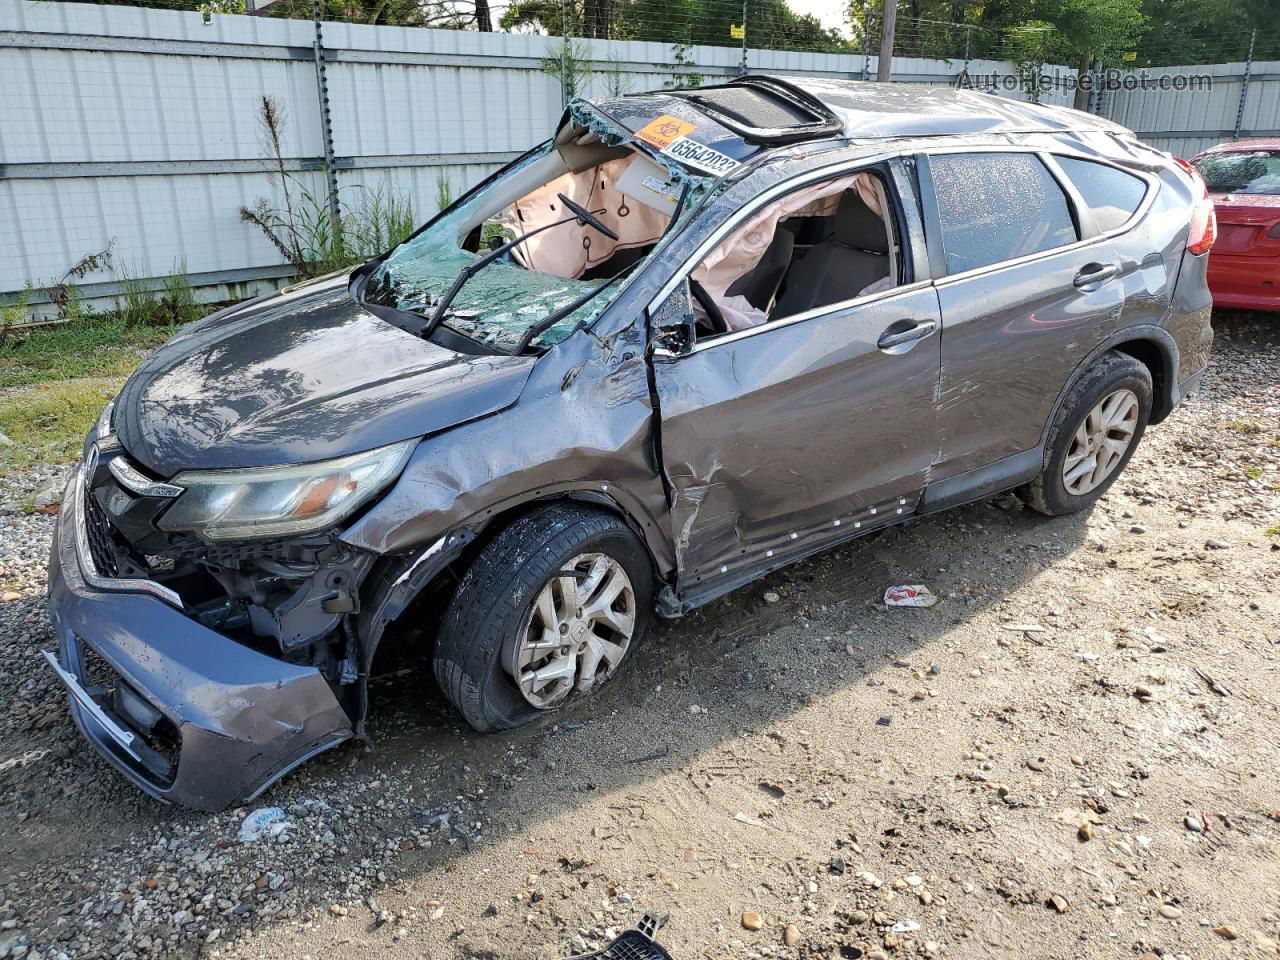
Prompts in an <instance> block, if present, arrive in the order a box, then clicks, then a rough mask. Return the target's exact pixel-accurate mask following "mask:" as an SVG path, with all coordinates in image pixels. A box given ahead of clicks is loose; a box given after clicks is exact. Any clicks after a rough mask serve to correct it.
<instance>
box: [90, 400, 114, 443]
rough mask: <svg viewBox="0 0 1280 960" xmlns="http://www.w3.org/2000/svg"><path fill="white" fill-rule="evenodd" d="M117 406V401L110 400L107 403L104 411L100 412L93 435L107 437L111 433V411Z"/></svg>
mask: <svg viewBox="0 0 1280 960" xmlns="http://www.w3.org/2000/svg"><path fill="white" fill-rule="evenodd" d="M115 407H116V402H115V401H114V400H108V401H107V405H106V406H105V407H103V408H102V412H101V413H100V414H98V422H97V423H95V424H94V425H93V435H94V436H95V437H105V436H107V435H108V434H110V433H111V412H112V411H113V410H114V409H115Z"/></svg>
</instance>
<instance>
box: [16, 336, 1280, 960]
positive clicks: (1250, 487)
mask: <svg viewBox="0 0 1280 960" xmlns="http://www.w3.org/2000/svg"><path fill="white" fill-rule="evenodd" d="M1218 326H1219V340H1218V345H1217V349H1216V353H1215V358H1214V361H1213V366H1212V370H1211V374H1210V376H1209V377H1208V378H1207V381H1206V384H1205V387H1204V388H1203V390H1202V392H1201V394H1200V395H1199V396H1197V397H1195V398H1193V399H1192V400H1191V401H1189V402H1188V403H1186V404H1185V405H1184V406H1183V407H1182V408H1180V409H1179V410H1178V411H1177V412H1176V413H1175V414H1174V416H1173V417H1172V418H1171V419H1170V420H1169V421H1168V422H1167V423H1165V424H1163V425H1161V426H1160V427H1158V428H1155V429H1153V431H1152V432H1150V433H1149V434H1148V436H1147V439H1146V440H1145V441H1144V443H1143V446H1142V448H1141V449H1140V450H1139V452H1138V454H1137V456H1136V457H1135V459H1134V461H1133V462H1132V464H1131V465H1130V467H1129V470H1128V472H1127V473H1126V474H1125V475H1124V476H1123V477H1122V478H1121V480H1120V481H1119V482H1118V483H1117V484H1116V486H1115V487H1113V488H1112V490H1111V492H1110V493H1109V495H1108V496H1107V497H1106V498H1105V499H1104V500H1103V501H1102V502H1101V503H1100V504H1099V505H1098V507H1097V508H1096V509H1095V510H1093V511H1092V513H1091V514H1089V515H1087V516H1077V517H1069V518H1060V519H1056V520H1047V519H1046V518H1043V517H1041V516H1039V515H1037V514H1034V513H1031V512H1029V511H1027V510H1024V509H1022V508H1021V506H1020V505H1019V504H1018V503H1017V501H1016V500H1014V499H1013V498H1011V497H1008V496H1001V497H997V498H994V499H992V500H988V501H985V502H983V503H980V504H976V505H973V506H970V507H966V508H963V509H960V510H956V511H951V512H949V513H947V514H944V515H941V516H938V517H934V518H930V519H927V520H924V521H921V522H918V523H914V524H911V525H908V526H905V527H901V528H898V529H895V530H892V531H888V532H885V533H884V534H882V535H880V536H878V537H875V538H869V539H867V540H864V541H860V542H858V543H855V544H854V545H852V546H850V547H847V548H845V549H842V550H838V551H835V552H833V553H831V554H829V555H826V556H824V557H821V558H819V559H816V560H814V561H811V562H808V563H805V564H802V565H800V566H798V567H794V568H792V569H790V570H788V571H785V572H783V573H781V574H778V575H775V576H773V577H770V578H769V579H768V581H767V582H762V583H759V584H756V585H754V586H752V587H748V588H746V589H743V590H741V591H738V592H737V593H735V594H733V595H732V596H730V597H728V598H725V599H724V600H722V601H720V602H718V603H716V604H714V605H712V606H711V607H709V608H707V609H704V610H702V611H700V612H699V613H697V614H695V615H694V616H692V617H689V618H687V619H686V620H684V621H681V622H679V623H675V624H669V625H664V626H662V627H660V628H659V629H658V630H657V631H655V633H654V634H652V635H651V636H650V638H649V641H648V643H647V644H646V647H645V649H644V650H641V651H640V652H639V653H638V654H637V657H636V658H635V661H634V662H633V666H632V669H631V671H630V672H629V674H628V675H627V676H625V677H623V678H620V679H619V681H618V682H617V683H616V684H614V685H613V686H612V687H611V688H610V690H609V691H607V692H606V693H605V694H604V695H603V697H602V698H601V699H600V700H599V701H597V703H596V706H595V707H594V709H589V710H588V709H581V710H579V711H578V712H576V713H570V714H569V715H567V716H564V717H562V718H561V719H560V722H559V724H557V725H547V726H543V727H540V728H536V729H532V730H524V731H518V732H515V733H512V734H507V735H502V736H494V737H477V736H475V735H473V734H471V733H470V732H468V731H465V730H463V729H461V728H460V727H459V725H458V723H457V722H456V721H455V720H454V719H453V717H452V716H451V715H450V714H449V712H448V711H447V710H446V709H445V708H444V707H443V706H442V704H441V702H440V701H439V699H438V697H437V696H436V695H435V694H434V693H433V692H432V691H431V688H430V684H429V682H428V681H427V679H426V677H425V675H423V674H421V673H417V674H408V675H404V676H401V677H398V678H395V679H393V680H389V681H386V682H384V683H382V684H380V685H379V687H378V688H377V690H376V692H375V707H374V709H375V711H376V717H377V722H376V725H375V726H374V729H373V738H374V743H375V749H373V750H371V751H365V750H360V749H356V748H349V749H344V750H340V751H337V752H336V753H335V754H334V755H332V756H329V757H326V758H324V759H323V760H322V761H320V762H316V763H313V764H312V765H311V766H309V767H307V768H305V769H304V770H302V771H300V772H299V773H298V774H296V775H294V776H292V777H290V778H288V779H287V780H286V781H285V782H284V783H282V784H280V785H279V786H278V787H276V788H275V789H273V790H272V791H271V792H270V793H269V794H268V795H267V797H265V798H264V799H263V801H262V804H272V805H278V806H279V807H280V808H281V809H282V810H283V813H284V819H283V820H282V821H280V824H283V826H279V825H278V826H277V827H276V829H275V832H274V833H270V832H269V833H267V834H266V835H265V836H264V837H262V838H261V839H258V840H255V841H252V842H248V843H242V842H241V841H240V839H239V832H240V829H241V825H242V822H243V821H244V820H245V817H246V815H247V814H248V813H249V812H250V811H249V810H248V809H240V810H234V811H229V812H227V813H224V814H220V815H216V816H209V815H205V814H198V813H193V812H190V811H185V810H180V809H174V808H166V807H163V806H160V805H158V804H156V803H153V802H152V801H150V800H148V799H146V798H144V797H143V796H141V795H140V794H139V793H138V792H137V791H136V790H134V789H133V788H131V787H129V786H128V785H126V784H125V783H124V782H123V781H122V780H121V779H120V778H119V777H118V776H116V775H115V774H114V773H113V772H112V771H111V770H110V769H109V768H107V767H106V766H105V764H104V763H103V762H101V761H100V760H99V759H98V758H97V757H96V755H95V754H94V753H93V752H92V750H90V748H89V747H88V746H87V745H85V744H84V743H82V742H81V741H80V739H79V737H78V736H77V735H76V733H75V731H74V729H73V728H72V726H71V724H70V722H69V720H68V718H67V714H66V709H65V703H64V698H63V696H62V694H61V692H60V691H59V690H58V688H57V687H56V685H55V681H54V680H53V678H52V677H51V675H50V674H49V672H48V670H47V668H45V667H44V665H43V663H42V662H41V661H40V660H38V659H37V656H38V651H39V650H40V648H42V647H46V646H48V645H49V644H50V636H49V632H48V626H47V623H46V620H45V615H44V611H43V606H42V604H43V592H44V566H45V554H46V551H47V549H48V535H49V529H50V524H51V520H50V518H48V517H44V516H40V515H33V516H26V515H24V514H22V513H21V512H20V511H17V510H15V509H10V510H9V511H8V512H6V513H4V515H2V516H0V589H3V591H4V595H3V602H2V603H0V703H3V704H4V705H5V706H6V708H7V709H6V711H5V712H4V713H3V715H2V716H0V736H2V739H3V744H4V746H3V748H0V824H3V827H0V957H22V956H25V957H28V958H51V957H61V956H67V957H91V956H94V957H96V956H111V957H119V958H121V960H125V958H131V957H140V956H197V955H205V956H221V957H228V958H251V957H270V958H273V960H275V958H282V957H319V956H322V955H332V956H340V957H366V956H382V955H384V954H385V953H386V952H387V951H388V950H389V949H391V950H392V951H393V952H397V951H398V952H401V953H403V954H404V955H408V956H415V957H433V958H442V957H466V958H493V960H497V958H507V957H510V958H516V957H528V956H534V957H538V958H547V960H551V958H556V957H562V956H566V955H568V954H570V953H574V952H577V951H581V950H583V949H586V948H588V947H591V946H594V945H598V944H600V943H601V942H602V941H603V940H604V939H605V938H607V937H610V936H612V935H613V934H614V933H616V932H617V931H618V930H621V929H624V928H625V927H627V926H629V925H632V924H634V923H635V922H636V921H637V920H638V919H639V917H640V916H641V914H642V913H643V912H644V911H646V910H649V911H654V912H663V913H668V914H670V916H671V920H670V923H669V925H668V927H667V928H666V929H665V930H664V931H663V933H662V934H661V936H660V939H661V940H662V941H663V942H664V943H665V944H667V945H668V946H669V947H670V948H671V950H672V951H673V953H674V954H675V956H676V957H678V958H690V957H693V956H695V955H698V954H705V955H707V956H725V957H747V958H761V957H779V958H808V957H818V956H821V957H823V958H832V960H839V958H843V960H857V958H859V957H868V958H870V957H903V956H935V955H937V956H950V957H1011V958H1012V957H1018V958H1023V957H1028V956H1034V957H1054V958H1056V957H1062V958H1067V957H1090V958H1093V957H1128V958H1136V957H1148V958H1149V957H1151V956H1156V957H1170V958H1172V957H1179V956H1186V957H1208V956H1223V957H1255V956H1262V955H1268V956H1269V955H1280V947H1277V941H1280V855H1278V853H1280V782H1277V775H1276V771H1277V769H1280V745H1278V743H1280V738H1277V736H1276V730H1277V729H1278V728H1280V724H1278V722H1277V721H1278V719H1280V718H1278V717H1277V702H1278V701H1280V697H1278V696H1277V692H1278V691H1280V673H1278V671H1277V653H1278V652H1280V646H1278V643H1280V627H1278V626H1277V625H1278V624H1280V590H1278V589H1277V587H1278V586H1280V584H1278V582H1277V581H1278V579H1280V578H1278V573H1277V571H1278V568H1280V552H1277V549H1278V547H1280V536H1276V535H1269V534H1268V533H1267V532H1266V531H1267V530H1268V528H1273V527H1274V526H1275V525H1276V524H1280V493H1278V492H1277V489H1278V488H1280V389H1278V387H1280V322H1277V321H1276V320H1274V319H1272V320H1267V319H1265V318H1261V317H1258V318H1248V317H1223V318H1219V320H1218ZM57 474H58V471H57V470H56V468H46V469H43V470H40V471H36V472H34V473H32V474H31V475H28V476H24V477H21V478H17V479H11V480H7V481H0V503H3V502H7V503H10V504H17V503H21V502H22V501H23V499H24V498H26V497H28V496H29V495H30V494H31V492H32V491H33V490H34V489H35V488H36V487H38V486H40V485H41V484H42V483H44V482H46V481H47V480H48V479H49V477H50V476H53V475H57ZM895 583H925V584H928V585H929V586H930V587H931V588H932V589H933V590H934V592H936V593H938V594H939V595H941V596H942V597H943V600H942V602H941V603H939V604H938V606H936V607H935V608H933V609H930V610H907V609H886V608H885V607H884V606H883V605H882V604H881V603H880V602H879V598H880V597H881V595H882V593H883V591H884V589H885V587H886V586H889V585H891V584H895Z"/></svg>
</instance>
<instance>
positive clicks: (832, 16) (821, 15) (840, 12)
mask: <svg viewBox="0 0 1280 960" xmlns="http://www.w3.org/2000/svg"><path fill="white" fill-rule="evenodd" d="M787 6H789V7H790V8H791V9H792V10H794V11H795V12H796V13H811V14H813V15H814V16H815V17H817V18H818V19H819V20H821V21H822V25H823V26H824V27H834V28H835V29H837V30H839V31H840V32H841V33H843V34H844V35H845V36H846V37H847V36H848V35H849V25H848V24H846V23H845V20H844V15H845V10H846V8H847V6H848V3H847V0H787Z"/></svg>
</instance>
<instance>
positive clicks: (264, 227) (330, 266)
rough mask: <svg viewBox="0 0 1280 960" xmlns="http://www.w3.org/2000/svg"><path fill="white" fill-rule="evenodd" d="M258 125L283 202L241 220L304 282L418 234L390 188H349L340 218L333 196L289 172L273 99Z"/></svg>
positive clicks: (405, 202) (263, 105)
mask: <svg viewBox="0 0 1280 960" xmlns="http://www.w3.org/2000/svg"><path fill="white" fill-rule="evenodd" d="M258 123H259V126H260V128H261V131H262V137H261V139H262V144H263V147H264V150H265V152H266V154H267V158H268V159H269V160H271V162H272V165H273V171H272V179H273V181H274V182H275V184H276V189H277V195H278V202H277V204H274V205H273V204H272V202H271V201H270V200H268V199H267V198H265V197H259V198H258V199H257V200H256V201H255V202H254V203H253V205H252V206H244V207H241V208H240V220H241V221H242V222H244V223H248V224H252V225H253V226H255V227H257V228H258V229H259V230H261V231H262V233H263V235H264V236H265V237H266V238H267V239H268V240H269V241H270V242H271V245H272V246H274V247H275V248H276V249H277V250H278V251H280V254H281V256H283V257H284V258H285V260H286V261H287V262H288V263H289V264H290V265H292V267H293V268H294V269H295V270H296V271H297V272H298V273H299V274H300V275H301V276H304V277H315V276H321V275H323V274H326V273H330V272H332V271H334V270H338V269H340V268H342V267H346V266H350V265H351V264H354V263H359V262H360V261H361V260H367V259H368V258H369V257H371V256H373V255H374V254H377V253H382V252H383V251H385V250H387V249H389V248H390V247H393V246H395V245H396V244H397V243H399V242H400V241H401V240H403V239H404V238H405V237H407V236H408V235H409V234H410V233H412V232H413V229H414V218H413V203H412V201H411V200H410V199H409V198H408V197H406V196H405V195H403V194H402V193H400V192H399V191H397V190H395V189H394V188H393V187H391V186H389V185H379V186H376V187H366V186H362V185H356V186H348V187H346V188H345V190H343V191H340V196H339V207H340V210H341V212H340V214H339V216H338V217H337V218H335V217H334V216H333V212H332V211H331V210H330V208H329V199H328V196H327V195H326V194H325V193H324V192H319V191H316V190H313V189H312V187H311V186H310V185H309V184H308V180H307V179H306V178H304V177H301V176H299V175H298V174H296V173H294V172H293V171H291V170H290V169H289V164H288V163H287V162H286V160H285V157H284V146H283V141H284V130H285V125H286V119H285V115H284V111H283V110H282V109H281V107H280V105H279V104H278V103H277V102H276V100H275V98H274V97H270V96H264V97H262V99H261V101H260V102H259V107H258Z"/></svg>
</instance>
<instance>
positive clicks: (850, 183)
mask: <svg viewBox="0 0 1280 960" xmlns="http://www.w3.org/2000/svg"><path fill="white" fill-rule="evenodd" d="M902 278H903V265H902V250H901V244H900V242H899V232H898V230H897V229H896V225H895V223H894V217H893V216H892V207H891V205H890V203H889V197H888V192H887V189H886V187H885V182H884V180H883V179H882V177H881V175H880V174H879V173H878V172H874V171H870V170H863V171H859V172H857V173H852V174H847V175H845V176H841V177H837V178H833V179H830V180H824V181H822V182H821V183H817V184H813V185H811V186H808V187H803V188H801V189H799V190H796V191H794V192H792V193H789V194H786V195H785V196H783V197H780V198H778V199H777V200H774V201H771V202H770V203H768V204H766V205H765V206H763V207H761V208H760V209H759V210H757V211H756V212H755V213H754V214H752V215H751V216H750V217H749V218H748V219H747V220H746V221H745V222H744V223H743V224H741V225H740V226H738V227H737V228H736V229H735V230H733V231H732V232H731V233H730V234H729V235H728V236H727V237H726V238H725V239H724V240H723V241H722V242H721V243H720V244H719V245H718V246H717V247H716V248H715V249H714V250H712V251H711V252H710V253H709V254H707V256H706V257H705V258H704V259H703V260H702V262H701V263H699V264H698V266H697V267H695V268H694V270H693V271H692V273H691V274H690V275H689V291H690V294H691V297H692V300H693V311H694V318H695V320H696V322H697V336H698V339H699V340H700V341H704V340H708V339H714V338H715V337H718V336H723V335H724V334H727V333H736V332H739V331H742V330H748V329H751V328H753V327H758V326H762V325H764V324H766V323H770V322H772V321H775V320H782V319H785V318H787V317H794V316H798V315H801V314H807V313H809V312H811V311H815V310H820V309H822V308H824V307H830V306H833V305H835V304H839V303H844V302H847V301H849V300H854V299H857V298H858V297H863V296H867V295H869V294H873V293H878V292H880V291H884V290H891V289H893V288H894V287H897V286H899V285H900V284H901V283H902V282H903V279H902Z"/></svg>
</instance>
